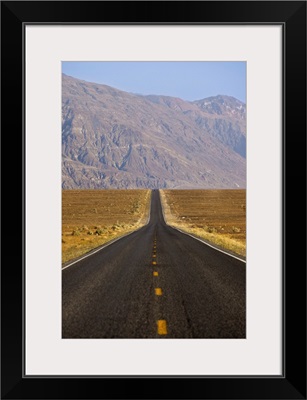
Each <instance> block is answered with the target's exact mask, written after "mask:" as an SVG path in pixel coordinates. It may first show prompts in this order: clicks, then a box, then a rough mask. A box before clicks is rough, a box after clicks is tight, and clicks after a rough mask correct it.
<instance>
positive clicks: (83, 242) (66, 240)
mask: <svg viewBox="0 0 307 400" xmlns="http://www.w3.org/2000/svg"><path fill="white" fill-rule="evenodd" d="M150 193H151V191H150V190H142V189H138V190H63V191H62V263H65V262H67V261H69V260H72V259H74V258H76V257H78V256H81V255H82V254H85V253H87V252H88V251H90V250H91V249H93V248H95V247H98V246H100V245H102V244H104V243H106V242H108V241H110V240H112V239H114V238H116V237H119V236H122V235H124V234H126V233H128V232H132V231H134V230H136V229H138V228H140V227H141V226H143V225H145V223H146V222H147V220H148V217H149V204H150Z"/></svg>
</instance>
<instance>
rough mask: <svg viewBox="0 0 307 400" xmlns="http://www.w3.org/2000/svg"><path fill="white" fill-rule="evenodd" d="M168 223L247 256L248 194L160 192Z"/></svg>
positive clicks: (191, 191)
mask: <svg viewBox="0 0 307 400" xmlns="http://www.w3.org/2000/svg"><path fill="white" fill-rule="evenodd" d="M160 195H161V202H162V206H163V209H164V216H165V219H166V222H167V223H168V224H169V225H171V226H174V227H176V228H179V229H181V230H183V231H185V232H188V233H191V234H193V235H195V236H198V237H200V238H202V239H205V240H207V241H209V242H211V243H212V244H216V245H218V246H220V247H221V248H224V249H226V250H230V251H231V252H233V253H236V254H238V255H241V256H244V257H245V256H246V190H243V189H235V190H231V189H223V190H202V189H201V190H198V189H197V190H160Z"/></svg>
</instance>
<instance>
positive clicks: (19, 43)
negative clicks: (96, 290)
mask: <svg viewBox="0 0 307 400" xmlns="http://www.w3.org/2000/svg"><path fill="white" fill-rule="evenodd" d="M100 16H102V17H100ZM51 23H52V24H60V23H61V24H63V23H64V24H115V23H116V24H157V25H162V24H174V25H176V24H226V25H228V24H243V25H249V24H281V25H282V26H283V32H284V43H283V51H284V69H283V75H284V83H283V93H284V99H283V100H284V123H283V213H284V215H283V268H284V274H283V276H284V282H283V283H284V291H283V294H284V296H283V304H284V307H283V308H284V330H283V345H284V346H283V360H284V365H283V374H282V376H236V377H225V376H221V377H219V376H215V377H210V376H193V377H181V376H164V377H161V376H160V377H146V376H119V377H97V376H96V377H78V376H69V377H67V376H62V377H50V376H41V377H29V376H24V373H23V371H24V369H23V366H24V361H25V360H24V322H25V321H24V313H23V311H24V301H23V299H24V269H25V268H26V265H25V250H24V249H25V219H24V217H25V215H24V210H25V159H24V156H25V153H24V144H25V136H24V106H25V104H24V80H23V66H24V41H23V32H24V27H25V25H26V24H51ZM1 33H2V35H1V56H2V57H1V72H2V73H1V85H2V105H1V111H2V112H1V144H2V163H1V165H2V167H3V168H2V174H1V177H2V194H3V196H1V197H2V213H1V214H2V224H3V226H4V227H5V229H2V257H1V259H2V266H1V270H2V271H1V274H2V282H1V289H2V304H1V311H2V313H1V350H2V351H1V353H2V357H1V397H2V398H3V399H30V398H31V399H98V398H100V399H109V398H110V399H111V398H112V399H153V398H158V399H162V398H169V399H187V398H191V399H192V398H193V399H221V398H223V399H306V251H305V249H306V235H305V233H306V230H305V228H306V2H305V1H263V2H259V1H238V2H236V1H225V2H223V1H212V2H210V1H208V2H207V1H196V2H185V1H182V2H181V1H178V2H150V1H149V2H143V1H141V2H128V1H127V2H114V1H113V2H105V1H93V2H92V1H77V2H73V1H49V2H43V1H23V2H21V1H2V2H1ZM264 95H265V94H264ZM12 145H13V146H12ZM12 148H13V151H14V153H15V152H16V153H15V154H14V157H13V158H14V164H15V165H18V169H19V168H20V170H21V171H22V174H20V170H19V171H18V173H17V177H18V178H19V182H18V179H17V177H16V173H15V174H14V182H13V180H12V177H13V175H12V172H11V170H10V165H12V159H11V158H10V152H11V151H12ZM11 155H12V154H11ZM16 182H18V184H19V186H18V185H17V183H16ZM12 195H14V196H15V197H16V199H17V198H18V199H20V198H21V199H22V208H21V207H20V203H19V204H18V207H17V208H18V210H19V212H17V211H16V207H15V208H14V212H8V210H11V211H13V209H12V206H11V201H12ZM21 226H22V246H19V247H20V248H21V254H20V255H19V256H17V252H16V251H13V252H12V251H11V250H9V249H11V245H10V242H9V239H10V238H12V237H13V238H14V237H16V234H17V233H16V232H17V230H20V228H19V227H21ZM5 239H7V245H6V246H5V247H4V243H5V242H6V240H5ZM19 243H20V242H18V244H19ZM140 380H141V382H140Z"/></svg>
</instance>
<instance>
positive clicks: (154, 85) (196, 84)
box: [62, 61, 246, 102]
mask: <svg viewBox="0 0 307 400" xmlns="http://www.w3.org/2000/svg"><path fill="white" fill-rule="evenodd" d="M62 72H64V73H65V74H67V75H70V76H73V77H75V78H79V79H83V80H85V81H88V82H95V83H103V84H105V85H109V86H112V87H115V88H117V89H120V90H124V91H126V92H131V93H139V94H157V95H166V96H173V97H180V98H181V99H184V100H189V101H192V100H199V99H203V98H205V97H209V96H216V95H218V94H224V95H228V96H233V97H236V98H237V99H239V100H241V101H243V102H246V63H245V62H190V61H186V62H177V61H174V62H160V61H157V62H143V61H142V62H134V61H133V62H132V61H129V62H88V61H84V62H77V61H73V62H62Z"/></svg>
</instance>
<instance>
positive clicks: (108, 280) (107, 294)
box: [62, 190, 246, 339]
mask: <svg viewBox="0 0 307 400" xmlns="http://www.w3.org/2000/svg"><path fill="white" fill-rule="evenodd" d="M62 337H63V338H127V339H130V338H179V339H180V338H245V337H246V265H245V263H244V262H242V261H240V260H239V259H237V258H234V257H231V256H229V255H227V254H225V253H223V252H220V251H218V250H216V249H214V248H212V247H210V246H207V245H206V244H204V243H202V242H200V241H198V240H196V239H194V238H192V237H190V236H188V235H185V234H183V233H180V232H179V231H177V230H176V229H174V228H171V227H170V226H168V225H166V223H165V221H164V218H163V214H162V208H161V202H160V197H159V191H158V190H153V192H152V201H151V214H150V220H149V223H148V224H147V225H146V226H144V227H143V228H141V229H140V230H138V231H136V232H133V233H132V234H130V235H128V236H126V237H123V238H122V239H120V240H117V241H116V242H114V243H112V244H111V245H109V246H107V247H105V248H103V249H101V250H99V251H97V252H96V253H94V254H92V255H90V256H88V257H85V258H83V259H81V260H80V261H78V262H76V263H74V264H72V265H71V266H68V267H66V268H65V269H63V271H62Z"/></svg>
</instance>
